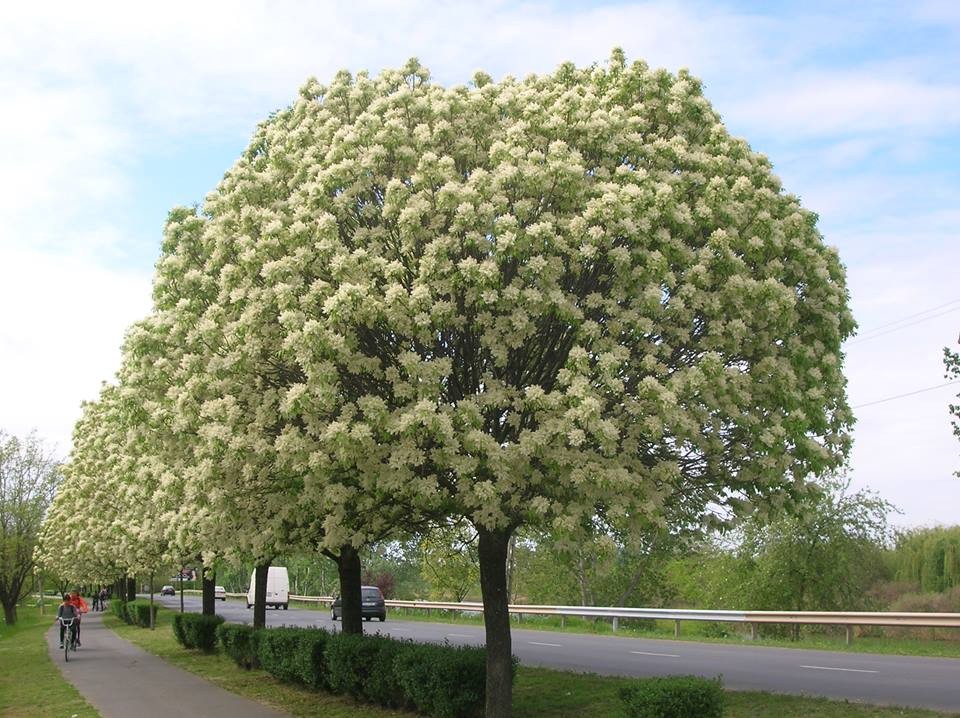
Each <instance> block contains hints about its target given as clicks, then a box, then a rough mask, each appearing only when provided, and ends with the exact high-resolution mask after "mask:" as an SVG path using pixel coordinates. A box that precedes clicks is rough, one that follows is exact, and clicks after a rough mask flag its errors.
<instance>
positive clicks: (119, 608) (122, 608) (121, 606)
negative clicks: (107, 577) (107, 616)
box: [110, 598, 130, 623]
mask: <svg viewBox="0 0 960 718" xmlns="http://www.w3.org/2000/svg"><path fill="white" fill-rule="evenodd" d="M110 610H111V611H112V612H113V615H114V616H116V617H117V618H119V619H120V620H121V621H123V622H124V623H130V618H129V616H128V614H127V602H126V601H121V600H120V599H119V598H115V599H113V600H112V601H110Z"/></svg>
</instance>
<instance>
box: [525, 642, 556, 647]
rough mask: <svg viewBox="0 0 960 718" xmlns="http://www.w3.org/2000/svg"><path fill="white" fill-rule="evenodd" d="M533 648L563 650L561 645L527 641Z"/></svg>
mask: <svg viewBox="0 0 960 718" xmlns="http://www.w3.org/2000/svg"><path fill="white" fill-rule="evenodd" d="M527 643H529V644H530V645H531V646H550V647H551V648H563V646H561V645H560V644H559V643H537V642H536V641H527Z"/></svg>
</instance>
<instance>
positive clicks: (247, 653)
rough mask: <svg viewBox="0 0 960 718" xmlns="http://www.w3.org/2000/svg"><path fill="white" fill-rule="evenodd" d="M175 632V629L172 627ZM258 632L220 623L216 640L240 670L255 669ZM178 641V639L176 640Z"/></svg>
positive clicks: (241, 625)
mask: <svg viewBox="0 0 960 718" xmlns="http://www.w3.org/2000/svg"><path fill="white" fill-rule="evenodd" d="M174 631H176V627H174ZM259 637H260V631H254V630H253V626H248V625H246V624H239V623H221V624H220V625H219V626H217V640H218V641H220V645H221V646H222V647H223V650H224V651H226V653H227V655H228V656H230V657H231V658H232V659H233V662H234V663H236V664H237V665H238V666H240V667H241V668H245V669H247V670H250V669H251V668H257V667H258V666H259V663H258V662H257V642H258V640H259ZM177 640H179V639H177Z"/></svg>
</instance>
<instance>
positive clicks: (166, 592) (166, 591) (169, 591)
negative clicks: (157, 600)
mask: <svg viewBox="0 0 960 718" xmlns="http://www.w3.org/2000/svg"><path fill="white" fill-rule="evenodd" d="M154 585H156V584H154ZM160 595H161V596H176V595H177V592H176V591H174V590H173V586H164V587H163V588H161V589H160Z"/></svg>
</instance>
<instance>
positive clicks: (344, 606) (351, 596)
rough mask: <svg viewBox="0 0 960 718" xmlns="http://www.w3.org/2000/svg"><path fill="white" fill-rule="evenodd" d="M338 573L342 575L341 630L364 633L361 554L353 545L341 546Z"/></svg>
mask: <svg viewBox="0 0 960 718" xmlns="http://www.w3.org/2000/svg"><path fill="white" fill-rule="evenodd" d="M337 573H338V575H339V576H340V611H341V618H340V620H341V621H342V625H341V627H340V630H341V631H343V632H344V633H363V611H362V608H361V605H362V601H363V595H362V594H363V592H362V591H361V590H360V583H361V581H360V573H361V569H360V554H359V553H358V552H357V549H355V548H354V547H353V546H350V545H349V544H347V545H344V546H341V547H340V556H339V558H338V560H337Z"/></svg>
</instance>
